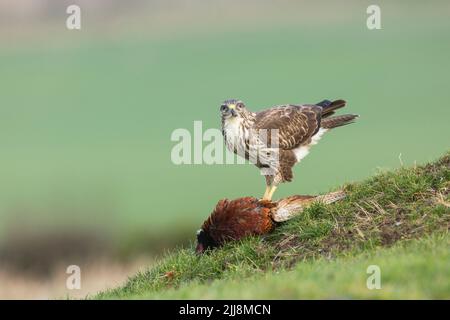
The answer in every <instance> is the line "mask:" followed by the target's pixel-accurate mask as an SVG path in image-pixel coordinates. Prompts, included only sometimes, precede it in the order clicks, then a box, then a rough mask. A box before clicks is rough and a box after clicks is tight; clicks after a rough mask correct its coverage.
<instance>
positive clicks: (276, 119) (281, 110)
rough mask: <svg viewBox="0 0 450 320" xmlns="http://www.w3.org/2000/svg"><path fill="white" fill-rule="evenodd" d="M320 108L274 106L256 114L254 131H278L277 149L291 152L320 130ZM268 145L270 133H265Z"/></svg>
mask: <svg viewBox="0 0 450 320" xmlns="http://www.w3.org/2000/svg"><path fill="white" fill-rule="evenodd" d="M321 114H322V107H320V106H316V105H301V106H296V105H283V106H276V107H273V108H270V109H267V110H264V111H261V112H258V113H257V114H256V119H255V129H266V130H269V129H278V137H279V147H280V148H281V149H283V150H291V149H294V148H297V147H299V146H301V145H302V144H303V143H305V142H307V141H308V140H309V139H310V138H311V137H312V136H313V135H314V134H316V133H317V131H319V129H320V120H321ZM267 135H268V139H267V140H268V142H269V143H270V136H271V134H270V132H268V133H267Z"/></svg>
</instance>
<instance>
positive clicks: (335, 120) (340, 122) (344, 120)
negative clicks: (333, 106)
mask: <svg viewBox="0 0 450 320" xmlns="http://www.w3.org/2000/svg"><path fill="white" fill-rule="evenodd" d="M358 117H359V115H357V114H344V115H342V116H334V117H330V118H326V119H322V123H321V127H322V128H324V129H332V128H336V127H341V126H345V125H347V124H350V123H353V122H354V120H355V119H356V118H358Z"/></svg>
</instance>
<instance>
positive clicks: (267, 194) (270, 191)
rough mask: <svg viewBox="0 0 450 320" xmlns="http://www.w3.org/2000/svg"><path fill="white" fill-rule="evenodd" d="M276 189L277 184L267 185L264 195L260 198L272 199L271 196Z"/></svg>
mask: <svg viewBox="0 0 450 320" xmlns="http://www.w3.org/2000/svg"><path fill="white" fill-rule="evenodd" d="M276 189H277V186H267V187H266V192H264V196H263V198H262V200H266V201H272V196H273V194H274V193H275V190H276Z"/></svg>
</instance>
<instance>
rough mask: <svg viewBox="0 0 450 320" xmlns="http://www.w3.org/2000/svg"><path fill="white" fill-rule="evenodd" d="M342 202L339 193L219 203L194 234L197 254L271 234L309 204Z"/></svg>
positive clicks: (342, 195) (226, 200)
mask: <svg viewBox="0 0 450 320" xmlns="http://www.w3.org/2000/svg"><path fill="white" fill-rule="evenodd" d="M343 198H345V193H344V192H343V191H337V192H331V193H328V194H326V195H320V196H300V195H296V196H290V197H287V198H284V199H281V200H279V201H276V202H272V201H264V200H259V199H257V198H253V197H244V198H238V199H235V200H228V199H223V200H220V201H219V202H218V203H217V205H216V207H215V209H214V211H213V212H212V214H211V215H210V216H209V218H208V219H207V220H206V221H205V222H204V223H203V225H202V228H201V229H200V230H198V231H197V248H196V252H197V253H202V252H204V251H205V250H207V249H212V248H215V247H220V246H221V245H223V244H224V243H226V242H228V241H233V240H239V239H242V238H244V237H247V236H251V235H263V234H266V233H269V232H271V231H272V230H273V229H274V228H275V227H276V225H277V224H278V223H280V222H283V221H286V220H289V219H291V218H292V217H294V216H296V215H298V214H300V213H301V212H302V211H303V210H304V209H305V208H307V207H308V206H310V205H311V204H312V203H313V202H317V201H319V202H323V203H325V204H329V203H333V202H335V201H338V200H341V199H343Z"/></svg>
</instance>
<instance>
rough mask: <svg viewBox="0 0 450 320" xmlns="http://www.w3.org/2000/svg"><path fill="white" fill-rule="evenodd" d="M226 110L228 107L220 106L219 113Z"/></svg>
mask: <svg viewBox="0 0 450 320" xmlns="http://www.w3.org/2000/svg"><path fill="white" fill-rule="evenodd" d="M227 110H228V106H226V105H221V106H220V111H222V112H225V111H227Z"/></svg>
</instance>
